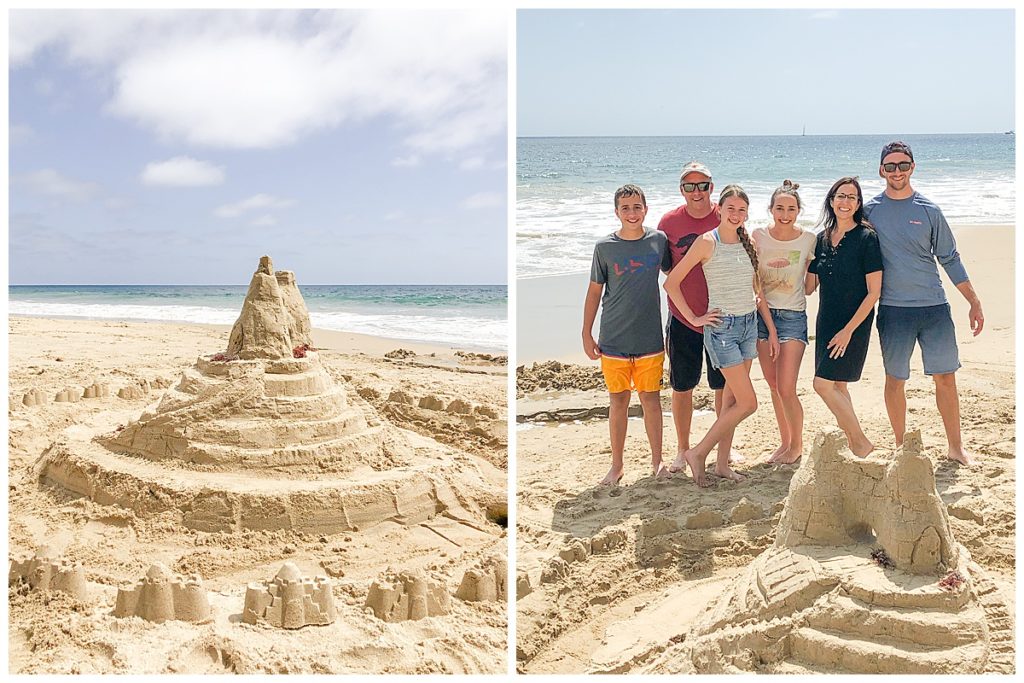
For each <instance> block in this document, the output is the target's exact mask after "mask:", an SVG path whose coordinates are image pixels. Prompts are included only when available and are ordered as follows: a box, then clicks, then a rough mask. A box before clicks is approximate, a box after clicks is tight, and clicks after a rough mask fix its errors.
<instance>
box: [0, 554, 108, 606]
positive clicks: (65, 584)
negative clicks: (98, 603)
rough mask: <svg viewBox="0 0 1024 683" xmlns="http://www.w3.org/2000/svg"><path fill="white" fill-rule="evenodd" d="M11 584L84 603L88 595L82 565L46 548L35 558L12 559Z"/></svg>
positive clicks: (33, 556) (20, 557)
mask: <svg viewBox="0 0 1024 683" xmlns="http://www.w3.org/2000/svg"><path fill="white" fill-rule="evenodd" d="M8 582H9V583H11V584H15V583H19V582H24V583H26V584H28V587H29V588H30V589H31V590H42V591H61V592H63V593H67V594H68V595H71V596H73V597H75V598H77V599H78V600H85V599H86V597H87V595H88V591H87V589H86V581H85V569H84V568H83V567H82V565H80V564H78V563H77V562H71V561H70V560H67V559H65V558H63V557H60V556H59V555H58V554H57V553H56V552H55V551H54V550H53V548H51V547H50V546H45V545H44V546H42V547H40V548H39V549H38V550H37V551H36V552H35V553H34V554H32V555H21V556H19V557H16V558H14V559H12V560H11V566H10V571H9V573H8Z"/></svg>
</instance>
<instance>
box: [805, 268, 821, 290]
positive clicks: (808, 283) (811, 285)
mask: <svg viewBox="0 0 1024 683" xmlns="http://www.w3.org/2000/svg"><path fill="white" fill-rule="evenodd" d="M817 288H818V276H817V275H815V274H814V273H812V272H810V271H808V273H807V274H806V275H804V294H806V295H807V296H810V295H811V294H814V290H816V289H817Z"/></svg>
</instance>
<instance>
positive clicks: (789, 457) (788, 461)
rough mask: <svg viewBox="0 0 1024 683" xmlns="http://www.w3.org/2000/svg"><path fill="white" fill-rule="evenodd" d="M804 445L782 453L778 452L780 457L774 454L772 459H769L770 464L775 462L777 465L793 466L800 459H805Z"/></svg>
mask: <svg viewBox="0 0 1024 683" xmlns="http://www.w3.org/2000/svg"><path fill="white" fill-rule="evenodd" d="M803 451H804V447H803V445H802V444H801V445H796V446H791V447H789V448H787V449H786V450H785V451H783V452H782V453H779V452H778V451H776V452H775V453H777V454H778V455H777V456H776V455H775V454H772V457H770V458H768V462H773V463H775V464H776V465H792V464H793V463H795V462H799V461H800V458H802V457H803V455H804V453H803Z"/></svg>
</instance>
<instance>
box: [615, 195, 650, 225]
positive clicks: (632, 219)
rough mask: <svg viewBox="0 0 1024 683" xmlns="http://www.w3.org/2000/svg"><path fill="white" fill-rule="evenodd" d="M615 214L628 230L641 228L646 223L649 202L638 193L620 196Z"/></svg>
mask: <svg viewBox="0 0 1024 683" xmlns="http://www.w3.org/2000/svg"><path fill="white" fill-rule="evenodd" d="M615 215H616V216H618V217H619V222H621V223H622V227H623V228H625V229H627V230H637V229H640V228H642V227H643V225H644V218H646V217H647V203H646V202H645V201H644V198H643V197H641V196H640V195H637V194H632V195H626V196H625V197H619V200H618V202H617V203H616V206H615Z"/></svg>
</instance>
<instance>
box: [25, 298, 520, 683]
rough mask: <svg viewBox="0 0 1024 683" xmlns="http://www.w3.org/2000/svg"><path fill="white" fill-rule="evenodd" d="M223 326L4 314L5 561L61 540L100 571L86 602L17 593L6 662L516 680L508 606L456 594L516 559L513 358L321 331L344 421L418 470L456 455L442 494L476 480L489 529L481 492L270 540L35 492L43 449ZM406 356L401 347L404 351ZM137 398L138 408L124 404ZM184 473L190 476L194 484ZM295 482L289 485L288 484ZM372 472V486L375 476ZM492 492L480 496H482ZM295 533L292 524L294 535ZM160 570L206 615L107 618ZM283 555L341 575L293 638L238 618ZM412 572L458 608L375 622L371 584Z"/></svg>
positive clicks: (55, 667) (162, 373) (125, 420)
mask: <svg viewBox="0 0 1024 683" xmlns="http://www.w3.org/2000/svg"><path fill="white" fill-rule="evenodd" d="M228 329H229V328H227V327H219V326H204V325H177V324H163V323H142V322H116V321H88V320H49V319H39V318H27V317H12V318H11V319H10V320H9V332H10V376H9V392H10V393H9V401H10V408H9V418H10V433H9V454H10V455H9V464H8V473H9V481H10V488H9V546H10V553H11V556H12V558H13V557H16V556H19V555H21V556H25V555H31V554H32V553H33V552H35V551H36V550H37V549H38V548H39V547H40V546H43V545H48V546H50V548H51V554H53V555H55V556H59V557H62V558H64V559H66V560H68V561H69V562H72V563H80V565H81V566H82V568H83V570H84V574H85V579H86V580H87V585H86V589H87V598H85V599H80V598H76V597H72V596H71V595H66V594H65V593H63V592H46V591H40V590H27V587H26V586H25V585H24V584H21V585H12V587H11V590H10V592H9V605H10V621H9V670H10V671H11V672H13V673H131V674H139V673H165V672H179V673H229V672H238V673H381V672H390V673H434V672H457V673H500V672H504V671H505V670H506V666H507V665H506V659H507V649H506V648H507V618H506V608H505V603H504V601H499V600H493V599H491V600H484V601H468V600H464V599H462V597H457V596H456V594H457V593H459V588H460V586H461V584H462V582H463V578H464V575H465V574H466V572H467V570H469V569H472V568H474V567H480V566H482V565H483V566H486V565H487V562H488V561H489V560H490V558H499V559H501V560H503V559H504V558H505V557H507V549H506V544H507V534H506V531H505V529H504V524H505V517H506V515H507V505H506V503H505V501H506V491H505V489H506V476H507V475H506V472H507V403H506V399H505V394H506V381H507V380H506V377H507V367H506V365H505V364H504V363H503V362H502V361H503V359H502V358H495V357H490V356H487V355H486V354H462V353H461V352H458V351H456V350H453V349H450V348H445V347H442V346H432V345H427V344H415V343H408V342H404V341H393V340H386V339H377V338H373V337H367V336H364V335H355V334H343V333H337V332H326V331H321V330H314V331H313V334H312V337H313V341H314V345H315V346H316V347H318V349H319V354H318V355H319V360H320V362H321V363H322V364H323V367H324V368H325V370H326V372H327V374H328V375H329V376H330V378H331V380H333V382H334V383H335V385H338V386H342V387H344V390H345V391H346V392H347V395H348V406H349V408H348V410H350V411H351V410H355V411H358V412H360V413H362V414H364V415H365V417H366V422H367V424H369V429H370V430H377V431H376V432H375V433H380V430H381V429H384V430H385V433H387V434H390V435H392V436H390V437H388V438H392V439H394V438H398V439H400V440H402V442H403V443H410V444H413V445H415V450H414V451H413V452H412V453H410V454H409V455H411V456H412V461H413V463H415V462H416V458H417V457H419V456H420V455H421V454H424V453H429V454H431V457H434V458H440V456H438V455H436V454H438V453H441V454H444V457H445V458H446V459H445V460H444V461H443V462H441V461H440V460H434V462H439V463H441V464H440V465H438V467H442V466H443V467H444V468H445V469H444V473H445V474H444V476H445V477H446V481H447V482H448V483H449V485H454V488H456V489H457V488H459V482H460V481H466V482H467V486H468V482H469V481H472V483H473V487H474V488H473V491H474V492H475V494H480V495H481V496H482V497H485V498H487V499H488V500H490V501H491V503H490V504H489V505H487V506H486V507H487V511H486V515H484V514H480V516H479V519H477V518H468V517H466V516H465V514H466V510H481V509H482V508H481V507H480V506H479V505H478V503H479V502H480V501H469V500H468V499H466V500H462V501H458V502H462V503H465V504H466V505H465V506H464V508H460V507H456V508H453V507H451V506H448V507H445V508H441V507H440V506H439V508H438V510H437V514H433V513H431V514H430V515H429V518H427V519H420V518H419V517H417V518H415V519H412V518H410V517H411V516H410V517H407V516H405V514H403V510H402V509H399V508H400V507H401V503H400V501H399V500H398V499H397V498H396V499H395V500H394V502H393V507H394V509H393V510H392V511H391V512H390V513H388V512H386V511H385V512H384V513H382V514H383V516H384V518H385V520H386V521H383V522H380V523H377V524H374V525H372V526H371V525H367V526H365V528H363V527H358V525H356V524H351V525H349V526H350V527H354V528H349V530H347V531H336V530H335V531H330V532H322V533H317V532H316V531H311V530H309V529H306V530H304V531H297V530H294V529H287V528H277V529H261V528H259V527H260V526H261V522H260V520H259V519H252V518H250V519H249V520H248V521H246V520H243V522H242V523H241V524H240V526H241V527H242V528H239V529H234V530H231V531H212V532H207V531H202V530H198V529H196V528H194V527H193V528H189V527H188V525H183V524H182V518H181V514H180V511H175V510H171V511H164V512H161V513H154V514H148V513H143V512H140V511H138V510H132V509H126V508H125V507H121V506H118V505H114V504H102V503H101V502H97V500H91V499H90V497H89V496H75V495H73V494H71V493H70V492H69V491H68V490H66V489H61V488H60V487H57V486H50V485H43V484H41V483H40V479H39V474H40V470H39V467H40V463H41V462H42V460H43V459H44V458H42V457H41V456H43V455H44V454H45V453H47V452H48V449H50V447H51V443H53V442H54V440H55V439H57V438H59V437H60V438H63V437H62V435H66V434H72V435H73V434H92V433H99V432H111V431H112V430H116V429H118V428H123V426H124V425H128V424H130V423H131V422H132V421H134V420H137V419H138V418H139V416H140V414H142V412H143V410H144V409H146V408H147V407H149V408H150V409H152V408H153V407H154V406H155V405H156V402H157V401H158V400H159V399H160V398H161V396H162V394H164V392H165V391H167V390H168V388H169V387H172V386H174V385H176V384H177V383H178V382H179V378H180V377H182V373H183V371H186V370H187V369H188V368H190V367H192V366H193V365H194V364H195V363H196V358H197V356H199V355H200V354H210V353H214V352H217V351H223V350H224V349H225V347H226V343H227V337H228ZM399 349H404V350H405V351H402V352H399V353H397V354H396V353H392V352H394V351H396V350H399ZM386 355H389V356H391V357H386ZM103 385H105V390H104V388H103ZM93 386H95V387H97V389H96V390H95V393H98V394H101V396H100V397H97V398H82V399H81V400H79V401H77V402H55V401H54V398H55V396H56V395H57V394H58V393H60V392H63V391H65V390H70V393H71V394H72V395H75V396H79V397H80V396H82V394H83V393H85V392H86V390H87V388H89V387H93ZM129 388H132V389H131V391H130V392H129V391H126V392H124V393H125V396H127V398H122V397H120V396H119V395H118V394H119V390H121V389H126V390H127V389H129ZM33 392H34V393H33ZM393 392H396V393H393ZM104 393H106V394H108V395H107V396H102V394H104ZM28 394H31V395H34V396H37V397H39V398H41V404H40V405H26V401H25V396H26V395H28ZM424 399H425V400H424ZM459 400H461V401H462V403H458V401H459ZM421 401H422V403H421ZM28 402H29V403H31V402H32V400H31V398H30V399H29V401H28ZM464 409H466V410H464ZM467 410H470V411H472V412H471V413H469V412H467ZM360 419H361V418H360ZM388 430H389V431H388ZM396 435H397V436H396ZM390 443H391V442H387V444H390ZM72 455H74V453H72ZM168 471H170V470H168ZM178 471H179V472H180V471H181V470H178ZM189 471H190V470H188V469H185V470H184V472H185V473H186V474H185V475H184V478H186V479H187V477H188V476H189V475H188V474H187V473H188V472H189ZM354 471H358V472H364V471H367V470H365V468H363V469H358V470H354ZM172 476H173V475H172V474H168V475H166V477H163V478H162V479H160V480H159V486H154V487H153V488H151V489H150V495H151V496H156V497H157V498H159V497H160V496H162V495H165V494H164V491H165V488H166V487H168V486H170V484H168V480H169V478H170V477H172ZM193 476H199V474H197V475H193ZM295 476H297V475H294V474H282V483H281V484H280V486H281V489H282V490H284V489H286V488H287V486H288V485H289V484H288V481H285V480H289V481H291V480H292V479H289V478H290V477H291V478H294V477H295ZM360 476H363V475H360ZM365 476H371V478H372V473H370V474H368V475H365ZM232 477H233V479H232V485H233V486H238V487H240V488H241V489H243V490H244V488H245V486H246V484H245V475H244V473H242V474H238V473H233V474H232ZM460 477H464V478H465V479H460ZM97 481H99V480H97ZM352 484H353V485H358V484H360V482H359V481H355V482H352ZM371 486H372V485H371ZM481 487H485V489H486V490H484V491H483V493H482V494H481V493H480V491H481ZM136 493H138V492H136ZM464 494H466V492H465V491H463V492H462V493H461V494H459V493H458V492H457V495H464ZM98 495H99V494H95V495H94V496H93V497H94V498H95V497H97V496H98ZM140 495H141V494H140ZM142 497H143V498H144V496H142ZM103 502H109V501H103ZM455 510H457V511H458V513H459V514H453V512H454V511H455ZM270 514H272V513H271V511H270V510H269V509H268V510H267V515H268V516H269V515H270ZM345 514H347V513H345ZM421 516H422V515H421ZM421 516H420V517H421ZM257 517H258V515H257ZM301 522H302V519H292V520H291V521H290V523H291V524H293V525H295V526H298V525H299V524H300V523H301ZM341 523H342V522H339V524H341ZM267 526H270V525H269V524H267ZM155 562H161V563H163V564H164V565H166V566H167V567H168V568H169V569H170V571H171V572H172V573H174V574H176V575H181V576H188V575H192V574H198V575H199V576H200V577H201V580H202V586H203V588H205V589H206V591H207V592H208V597H209V604H210V608H211V613H212V616H211V618H210V620H209V621H207V622H206V623H201V624H192V623H188V622H185V621H166V622H164V623H159V624H157V623H152V622H150V621H144V620H142V619H140V618H138V617H131V618H127V619H124V618H117V617H115V616H113V615H112V611H113V608H114V606H115V601H116V596H117V593H118V589H119V588H125V589H126V588H129V587H131V586H132V585H134V584H136V583H137V582H138V581H140V580H141V579H142V578H143V576H144V575H145V574H146V572H147V569H148V568H149V567H150V566H151V565H152V564H153V563H155ZM285 562H291V563H294V564H295V565H296V567H297V568H298V570H299V572H301V574H303V575H304V576H307V577H312V576H329V577H330V580H331V582H332V588H331V590H332V594H333V602H334V605H335V607H336V610H337V618H336V619H335V620H334V622H333V623H331V624H329V625H326V626H318V625H310V626H305V627H303V628H299V629H295V630H284V629H280V628H273V627H271V626H267V625H265V624H258V625H249V624H246V623H240V619H241V617H242V612H243V604H244V603H245V598H246V591H247V585H250V584H255V583H259V584H263V583H265V582H267V581H269V580H271V579H272V578H273V577H274V576H275V574H277V572H278V571H279V569H280V568H281V567H282V565H283V564H284V563H285ZM491 566H492V567H493V565H491ZM389 571H390V572H391V573H390V574H388V572H389ZM402 571H423V572H426V576H428V577H429V578H430V579H431V580H432V581H434V582H435V583H434V584H433V585H428V589H427V590H428V593H429V594H430V595H431V600H434V597H438V599H440V598H445V599H444V600H443V601H442V602H446V603H448V606H447V608H446V609H447V614H442V615H439V616H429V617H427V618H424V619H420V620H398V621H383V620H381V619H378V618H377V617H376V616H374V614H373V612H372V611H371V609H370V607H371V606H375V605H376V606H378V607H379V606H380V604H383V603H382V602H381V601H382V598H381V595H382V594H381V593H379V592H378V593H377V596H376V598H374V599H372V600H370V601H369V602H370V605H369V606H368V605H367V602H368V601H367V598H368V596H369V595H370V594H371V584H373V583H374V582H377V581H379V580H382V579H383V580H387V579H389V578H390V579H392V581H400V579H398V578H397V577H396V576H395V574H396V573H398V572H402ZM410 585H411V584H410ZM435 594H436V596H435ZM461 595H462V596H465V595H466V593H465V592H463V593H462V594H461ZM446 596H447V597H446ZM431 604H433V603H431ZM433 613H434V612H433V611H431V614H433ZM307 614H308V612H307Z"/></svg>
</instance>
